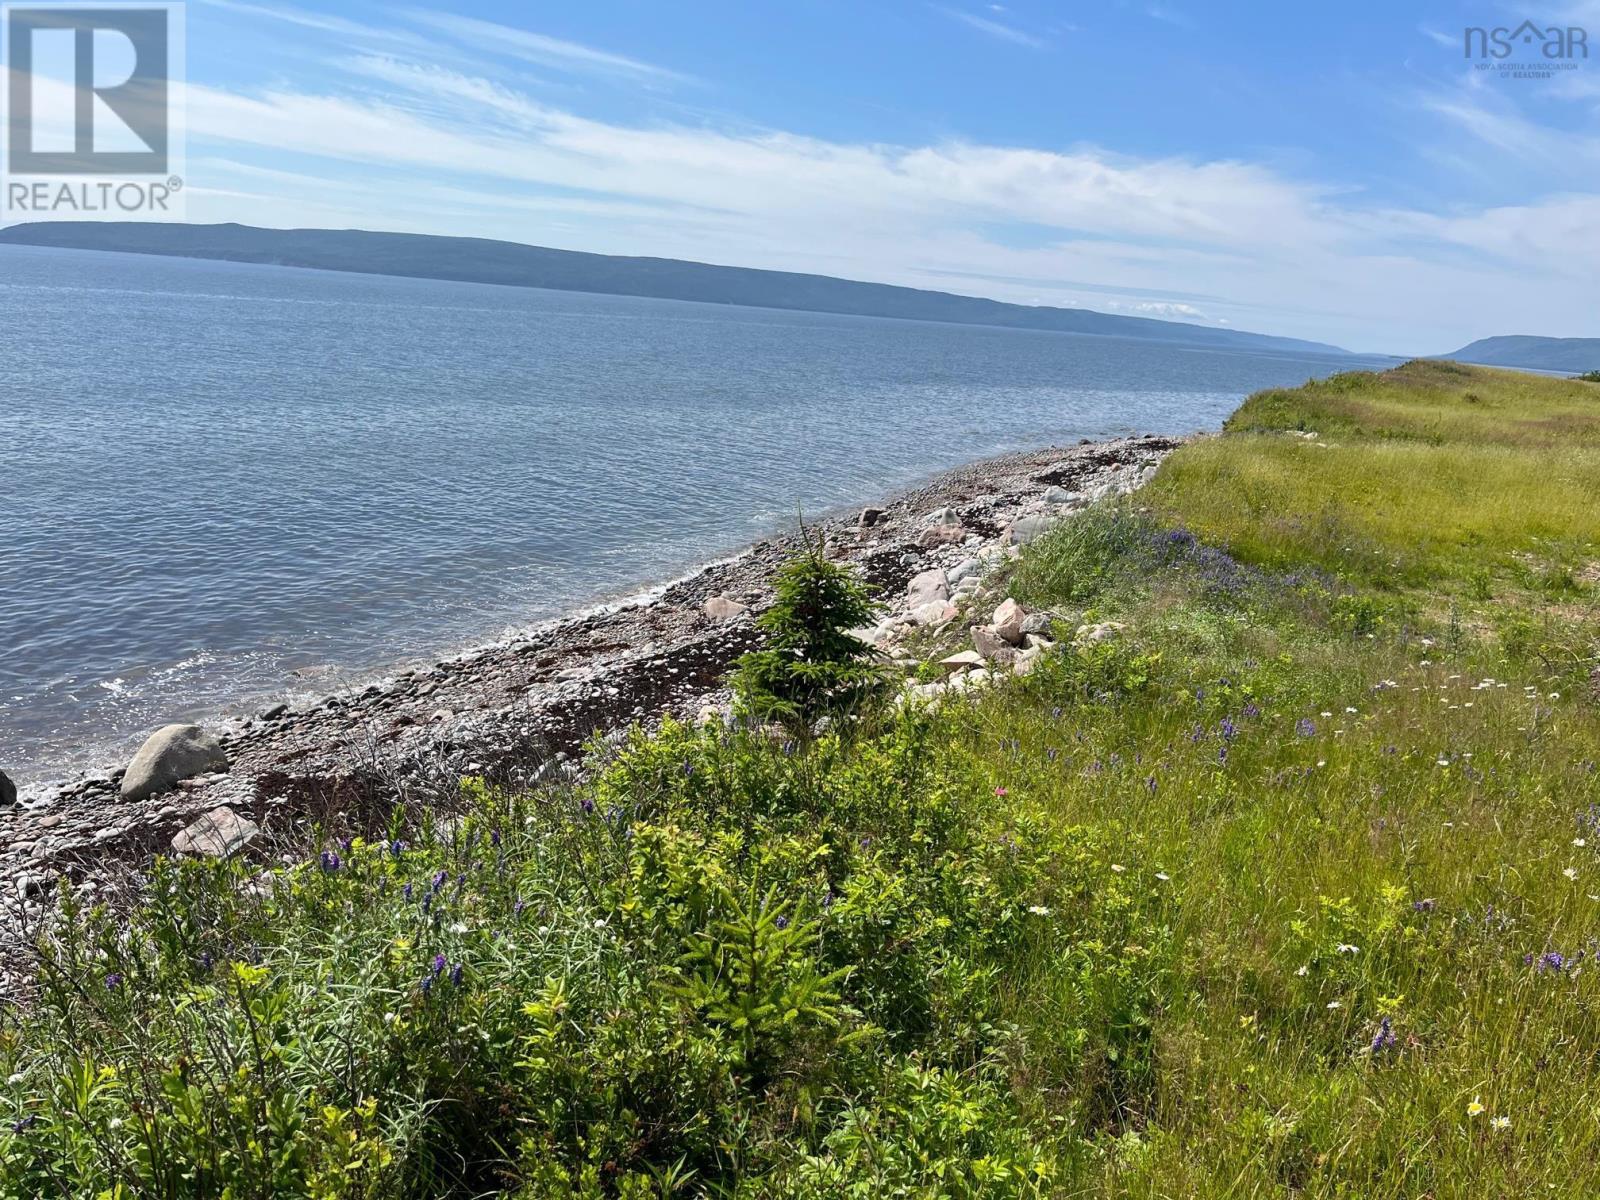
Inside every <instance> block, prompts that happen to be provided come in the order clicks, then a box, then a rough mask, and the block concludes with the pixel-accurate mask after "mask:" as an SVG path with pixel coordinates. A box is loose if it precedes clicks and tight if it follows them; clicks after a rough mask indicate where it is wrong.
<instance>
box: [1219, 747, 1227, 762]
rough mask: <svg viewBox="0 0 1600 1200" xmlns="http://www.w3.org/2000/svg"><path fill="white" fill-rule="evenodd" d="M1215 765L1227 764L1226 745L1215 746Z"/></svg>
mask: <svg viewBox="0 0 1600 1200" xmlns="http://www.w3.org/2000/svg"><path fill="white" fill-rule="evenodd" d="M1217 765H1218V766H1219V767H1225V766H1227V765H1228V748H1227V747H1226V746H1218V747H1217Z"/></svg>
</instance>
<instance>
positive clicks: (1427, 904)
mask: <svg viewBox="0 0 1600 1200" xmlns="http://www.w3.org/2000/svg"><path fill="white" fill-rule="evenodd" d="M1411 911H1412V912H1432V911H1433V898H1432V897H1431V896H1430V897H1428V898H1427V899H1426V900H1413V901H1412V902H1411Z"/></svg>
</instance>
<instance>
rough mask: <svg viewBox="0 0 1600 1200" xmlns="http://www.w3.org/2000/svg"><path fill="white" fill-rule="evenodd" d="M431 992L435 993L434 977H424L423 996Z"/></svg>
mask: <svg viewBox="0 0 1600 1200" xmlns="http://www.w3.org/2000/svg"><path fill="white" fill-rule="evenodd" d="M431 991H433V976H432V975H424V976H423V977H422V994H423V995H424V996H426V995H427V994H428V993H429V992H431Z"/></svg>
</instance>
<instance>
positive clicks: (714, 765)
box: [0, 363, 1600, 1200]
mask: <svg viewBox="0 0 1600 1200" xmlns="http://www.w3.org/2000/svg"><path fill="white" fill-rule="evenodd" d="M1313 433H1314V434H1315V435H1316V436H1315V438H1312V437H1308V436H1304V435H1307V434H1313ZM1597 540H1600V385H1593V384H1583V383H1576V382H1566V381H1557V380H1547V379H1538V378H1534V377H1530V376H1525V375H1517V374H1512V373H1508V372H1500V371H1490V370H1482V369H1476V368H1473V369H1468V368H1463V367H1458V366H1455V365H1452V364H1443V363H1427V364H1409V365H1407V366H1406V367H1403V368H1400V369H1399V370H1397V371H1394V372H1390V373H1388V374H1385V375H1371V374H1365V373H1362V374H1352V375H1345V376H1339V377H1336V378H1334V379H1332V380H1329V381H1326V382H1324V383H1317V384H1310V385H1308V386H1307V387H1305V388H1301V389H1296V390H1292V391H1284V392H1271V393H1265V394H1262V395H1259V396H1256V397H1254V398H1252V399H1251V400H1250V401H1249V402H1247V403H1246V404H1245V405H1244V407H1243V408H1241V410H1240V411H1239V413H1238V414H1237V415H1236V416H1235V417H1234V419H1233V420H1232V421H1231V422H1230V423H1229V426H1228V429H1227V431H1226V432H1225V433H1224V434H1223V435H1221V436H1218V437H1215V438H1210V439H1205V440H1202V441H1200V442H1198V443H1196V444H1194V445H1192V446H1190V447H1188V448H1186V449H1184V450H1183V451H1181V452H1179V453H1178V454H1177V455H1175V456H1174V457H1173V458H1172V459H1171V460H1169V462H1168V464H1167V465H1166V466H1165V467H1164V468H1163V469H1162V471H1161V473H1160V474H1159V475H1158V477H1157V478H1156V480H1155V481H1154V483H1153V484H1152V485H1151V486H1150V487H1149V488H1147V489H1146V490H1145V491H1144V492H1142V493H1140V494H1139V495H1138V496H1137V497H1135V498H1134V501H1133V502H1132V503H1131V504H1127V505H1124V506H1120V507H1118V506H1107V507H1101V508H1098V509H1095V510H1092V511H1091V512H1090V513H1088V514H1085V515H1083V516H1080V517H1079V518H1077V519H1076V520H1074V521H1073V522H1072V523H1070V524H1068V525H1065V526H1062V527H1061V528H1060V529H1058V530H1057V531H1056V532H1053V533H1052V534H1050V535H1048V536H1047V537H1045V538H1043V539H1041V540H1040V541H1038V542H1036V543H1035V544H1034V545H1032V546H1031V547H1029V548H1028V551H1027V552H1026V553H1025V554H1024V556H1023V557H1022V559H1021V560H1019V562H1018V563H1017V565H1016V567H1015V570H1014V571H1013V572H1012V573H1011V574H1010V575H1009V577H1008V578H1007V579H1006V580H1005V582H1004V587H1005V588H1006V589H1009V591H1010V592H1011V593H1012V594H1013V595H1015V596H1016V597H1017V598H1018V599H1019V600H1021V601H1023V602H1024V603H1025V604H1027V605H1029V606H1032V607H1041V608H1049V609H1052V610H1054V611H1056V612H1057V613H1059V614H1060V615H1061V617H1062V626H1063V630H1062V631H1063V634H1065V633H1066V632H1067V631H1068V630H1069V629H1070V627H1071V626H1073V625H1075V624H1076V623H1077V622H1078V621H1079V620H1082V619H1092V620H1116V621H1120V622H1122V623H1124V625H1125V629H1124V632H1123V634H1122V636H1121V637H1119V638H1117V639H1115V640H1112V641H1108V642H1104V643H1099V644H1097V645H1094V646H1086V647H1083V648H1080V649H1067V648H1066V646H1067V640H1066V638H1065V637H1064V638H1063V641H1062V647H1063V648H1062V649H1060V650H1058V651H1056V652H1052V653H1051V654H1050V655H1048V656H1047V657H1046V659H1045V660H1044V662H1043V664H1042V665H1041V666H1040V667H1039V668H1038V669H1037V670H1035V672H1034V673H1033V674H1031V675H1030V676H1028V677H1027V678H1026V679H1023V680H1018V681H1015V682H1013V683H1009V684H1006V685H1005V686H1002V687H999V688H996V689H993V690H991V691H989V692H986V693H982V694H977V695H974V696H973V697H971V698H970V699H963V700H961V701H958V702H952V703H949V704H946V705H944V706H943V707H941V708H939V709H937V710H935V711H929V710H926V709H921V708H912V709H909V710H905V711H902V712H899V713H897V714H890V715H885V716H883V717H881V718H864V719H863V720H862V721H861V722H860V724H859V727H856V728H852V729H850V730H849V731H848V735H841V734H840V733H839V732H838V731H835V732H834V733H830V734H828V735H827V736H824V737H821V738H818V739H817V740H816V741H815V743H814V744H811V745H809V746H805V747H796V746H795V745H793V744H792V743H789V744H786V743H784V742H783V741H782V740H781V739H778V738H773V737H771V736H768V735H766V734H764V733H762V732H761V731H728V730H724V729H722V728H720V727H717V728H706V729H686V728H681V727H676V726H673V727H669V728H668V729H667V730H666V731H664V732H663V733H662V734H660V735H659V736H656V737H652V738H645V737H637V738H635V739H634V740H633V741H632V742H631V743H630V744H629V745H628V746H626V747H624V748H623V749H621V750H620V751H607V752H605V753H603V754H602V753H601V752H600V751H598V750H597V752H596V759H595V768H596V772H595V776H594V778H593V779H592V780H591V781H590V782H587V783H583V784H580V785H575V786H572V787H569V788H564V789H560V790H547V791H543V792H539V793H535V794H529V795H515V796H508V795H499V794H494V793H492V792H490V791H488V790H486V789H484V788H483V787H481V786H480V785H478V784H476V783H475V782H473V781H468V782H467V783H465V784H464V785H463V803H462V807H463V809H464V812H465V815H464V816H462V817H460V818H459V819H451V820H444V819H442V818H439V817H436V816H435V815H433V814H430V813H427V812H420V813H419V812H416V811H411V810H408V809H398V808H397V810H396V813H395V817H394V825H393V827H392V828H391V829H390V830H388V831H383V832H381V833H380V832H379V831H373V830H366V831H356V830H333V831H330V833H329V840H328V841H327V842H326V843H325V847H324V848H323V849H322V850H321V851H320V853H319V854H318V855H316V856H315V857H312V858H310V859H308V861H306V862H304V863H302V864H300V865H298V866H295V867H291V868H289V869H287V870H285V871H283V872H280V873H278V874H276V875H274V876H269V877H267V878H266V879H265V880H258V881H256V882H255V883H254V884H253V885H252V886H249V887H243V886H241V885H242V884H245V883H246V882H247V881H249V880H250V878H251V869H250V868H247V867H245V866H243V865H241V864H237V863H232V864H223V865H216V866H213V865H193V864H190V865H185V866H183V867H181V868H179V867H174V868H171V869H168V870H166V871H164V872H163V873H162V874H161V875H160V876H159V877H158V879H157V880H156V883H155V888H154V891H153V898H152V899H151V900H150V902H149V905H148V907H147V909H146V910H145V911H144V912H142V913H141V914H140V915H139V916H138V918H137V919H136V920H135V922H134V923H133V926H132V928H131V929H127V928H126V927H125V926H124V925H123V924H121V923H119V922H117V921H115V920H113V919H112V918H111V917H109V916H108V915H106V914H101V913H96V912H93V911H82V910H80V909H78V908H76V907H74V905H73V903H72V902H71V901H69V902H68V909H69V911H68V915H69V918H70V919H69V920H68V921H67V922H66V923H65V925H64V927H63V928H64V933H63V935H62V936H61V938H60V939H59V940H57V941H55V942H52V943H51V944H49V945H48V946H47V947H46V951H47V954H46V962H45V967H44V969H43V971H42V974H41V984H42V993H41V999H40V1002H39V1003H38V1004H37V1005H36V1006H34V1007H33V1008H32V1009H31V1010H29V1011H27V1012H25V1013H15V1014H9V1015H8V1016H7V1017H6V1018H5V1024H4V1026H3V1027H0V1074H3V1075H5V1076H7V1077H8V1082H7V1083H6V1085H5V1087H4V1089H0V1106H5V1107H6V1108H7V1109H8V1112H7V1115H6V1118H5V1120H6V1123H5V1124H4V1125H0V1195H3V1196H7V1197H28V1198H30V1200H31V1198H32V1197H37V1196H47V1195H48V1196H57V1195H60V1196H80V1195H81V1196H100V1195H111V1196H118V1197H120V1196H128V1197H132V1196H141V1197H142V1196H172V1197H178V1196H182V1197H199V1196H218V1197H220V1196H224V1195H226V1196H229V1197H267V1196H297V1195H310V1196H321V1197H345V1196H350V1197H356V1196H360V1197H369V1196H371V1197H375V1196H380V1195H381V1196H384V1197H386V1198H398V1197H411V1196H415V1197H433V1196H476V1195H491V1194H500V1193H509V1194H512V1195H516V1196H520V1197H524V1198H531V1197H547V1196H551V1197H556V1196H608V1195H626V1196H658V1195H716V1196H741V1197H743V1196H748V1197H767V1196H774V1197H779V1196H785V1197H816V1196H825V1197H833V1196H862V1197H873V1198H874V1200H877V1198H880V1197H890V1196H959V1197H990V1196H999V1197H1004V1196H1129V1197H1151V1198H1154V1197H1163V1198H1165V1197H1171V1198H1174V1200H1176V1198H1180V1197H1213V1196H1215V1197H1358V1196H1359V1197H1377V1198H1387V1197H1393V1198H1395V1200H1399V1198H1401V1197H1405V1198H1408V1200H1409V1198H1414V1197H1433V1198H1437V1200H1445V1198H1454V1197H1462V1198H1466V1197H1474V1198H1476V1197H1484V1196H1505V1197H1511V1196H1559V1197H1568V1196H1570V1197H1588V1196H1594V1195H1596V1194H1600V969H1596V966H1595V965H1594V964H1593V963H1592V961H1591V960H1592V959H1593V958H1594V956H1595V954H1596V953H1597V952H1600V940H1597V939H1600V773H1597V767H1596V764H1597V763H1600V695H1597V687H1600V684H1597V682H1596V676H1595V672H1596V670H1597V668H1600V659H1597V646H1600V611H1597V603H1596V601H1597V586H1600V585H1597V560H1600V551H1597V550H1596V548H1595V542H1596V541H1597ZM345 836H349V837H350V840H348V841H342V840H340V839H341V838H343V837H345Z"/></svg>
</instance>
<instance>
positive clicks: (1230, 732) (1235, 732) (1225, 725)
mask: <svg viewBox="0 0 1600 1200" xmlns="http://www.w3.org/2000/svg"><path fill="white" fill-rule="evenodd" d="M1217 731H1218V732H1219V733H1221V734H1222V736H1223V737H1224V738H1226V739H1228V740H1229V741H1232V740H1233V739H1234V738H1236V737H1238V736H1239V727H1238V726H1237V725H1235V724H1234V723H1233V722H1232V721H1230V720H1229V719H1228V718H1227V717H1223V718H1222V724H1221V725H1219V726H1217Z"/></svg>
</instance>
